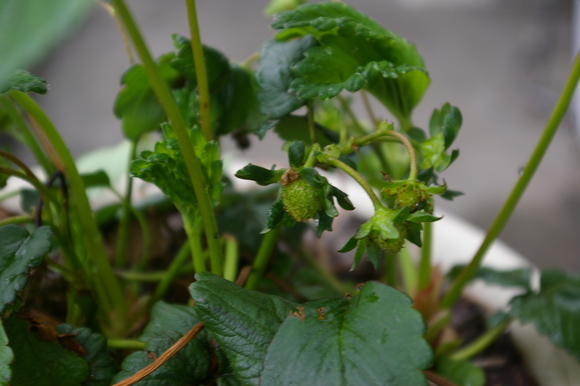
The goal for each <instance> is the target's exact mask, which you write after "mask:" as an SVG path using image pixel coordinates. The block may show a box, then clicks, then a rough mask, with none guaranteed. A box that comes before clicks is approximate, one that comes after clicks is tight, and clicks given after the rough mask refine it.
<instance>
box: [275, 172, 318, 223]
mask: <svg viewBox="0 0 580 386" xmlns="http://www.w3.org/2000/svg"><path fill="white" fill-rule="evenodd" d="M280 183H281V184H282V203H283V204H284V210H286V212H288V214H290V216H292V218H294V220H296V221H306V220H308V219H309V218H314V217H316V215H317V214H318V212H320V211H321V210H323V209H324V192H323V190H322V189H320V188H315V187H314V186H312V185H310V183H309V182H308V181H306V180H305V179H304V178H302V177H301V176H300V174H298V172H297V171H296V170H295V169H292V168H290V169H288V170H287V171H286V173H284V176H282V179H281V180H280Z"/></svg>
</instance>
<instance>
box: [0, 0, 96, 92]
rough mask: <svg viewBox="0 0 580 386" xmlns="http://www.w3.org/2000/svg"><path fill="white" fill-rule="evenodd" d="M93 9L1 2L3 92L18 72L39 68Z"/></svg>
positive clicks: (79, 4) (74, 3)
mask: <svg viewBox="0 0 580 386" xmlns="http://www.w3.org/2000/svg"><path fill="white" fill-rule="evenodd" d="M93 6H94V2H93V1H91V0H51V1H45V0H26V1H22V0H2V1H0V52H2V60H0V90H1V89H3V88H4V87H5V86H6V84H7V83H8V82H9V79H10V76H11V75H12V74H13V73H14V71H15V70H16V69H18V68H24V69H30V68H32V67H33V66H34V65H36V64H38V63H39V61H40V60H41V59H42V58H43V57H45V56H46V54H47V53H48V52H49V51H50V50H51V49H52V48H53V47H55V45H56V44H57V43H58V42H59V41H60V40H61V39H62V38H63V37H65V35H66V34H67V33H69V32H70V31H71V29H72V28H74V27H76V26H78V25H79V23H80V22H81V21H82V20H83V19H84V17H85V15H87V14H88V11H89V10H90V9H91V8H92V7H93Z"/></svg>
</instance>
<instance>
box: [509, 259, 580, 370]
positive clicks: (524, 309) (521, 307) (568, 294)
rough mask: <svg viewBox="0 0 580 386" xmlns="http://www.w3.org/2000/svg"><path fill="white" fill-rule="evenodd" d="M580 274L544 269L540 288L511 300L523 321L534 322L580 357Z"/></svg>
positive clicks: (558, 342)
mask: <svg viewBox="0 0 580 386" xmlns="http://www.w3.org/2000/svg"><path fill="white" fill-rule="evenodd" d="M578 299H580V275H577V274H573V273H568V272H562V271H557V270H547V271H544V272H542V276H541V279H540V291H539V292H537V293H536V292H528V293H526V294H524V295H519V296H516V297H515V298H513V299H512V300H511V301H510V305H511V307H512V308H511V310H510V314H511V315H512V316H513V317H516V318H518V319H519V320H520V322H521V323H524V324H525V323H533V324H534V326H535V327H536V329H537V330H538V332H539V333H540V334H543V335H546V336H547V337H548V338H549V339H550V340H551V341H552V343H554V344H555V345H556V346H558V347H562V348H564V349H565V350H566V351H568V352H569V353H570V354H572V355H573V356H574V357H576V358H577V359H580V330H579V329H578V326H580V302H578Z"/></svg>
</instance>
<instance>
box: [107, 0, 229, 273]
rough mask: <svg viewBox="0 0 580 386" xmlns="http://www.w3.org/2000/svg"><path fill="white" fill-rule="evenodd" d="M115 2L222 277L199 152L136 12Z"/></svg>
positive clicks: (214, 267)
mask: <svg viewBox="0 0 580 386" xmlns="http://www.w3.org/2000/svg"><path fill="white" fill-rule="evenodd" d="M113 3H114V5H115V7H116V8H117V12H118V14H119V18H120V19H121V20H122V22H123V25H124V26H125V29H126V30H127V33H128V34H129V36H130V37H131V40H132V41H133V45H134V46H135V49H136V51H137V53H138V54H139V57H140V58H141V61H142V62H143V67H144V68H145V72H146V74H147V78H148V80H149V82H150V84H151V87H152V88H153V91H154V92H155V95H156V96H157V99H158V100H159V102H160V103H161V105H162V106H163V109H164V110H165V113H166V114H167V116H168V117H169V119H170V121H171V125H172V127H173V130H174V132H175V136H176V137H177V141H178V142H179V148H180V150H181V153H182V154H183V160H184V162H185V166H186V167H187V171H188V173H189V178H190V180H191V184H192V186H193V190H194V193H195V197H196V199H197V203H198V205H199V211H200V212H201V217H202V218H203V225H204V228H205V234H206V238H207V244H208V249H209V254H210V259H211V267H212V273H214V274H216V275H219V276H221V275H222V272H223V261H222V251H221V246H220V240H219V233H218V227H217V222H216V219H215V215H214V213H213V207H212V204H211V200H210V197H209V193H208V191H207V186H206V183H205V180H204V178H203V172H202V169H201V164H200V162H199V159H198V158H197V156H196V154H195V151H194V149H193V145H192V144H191V139H190V137H189V129H188V127H187V125H186V124H185V121H184V120H183V117H182V116H181V113H180V112H179V108H178V107H177V104H176V102H175V99H173V96H172V94H171V91H170V90H169V87H168V86H167V83H166V82H165V81H164V80H163V78H162V77H161V74H160V72H159V68H158V67H157V65H156V64H155V62H154V61H153V58H152V57H151V54H150V52H149V50H148V48H147V46H146V45H145V41H144V40H143V37H142V36H141V33H140V32H139V29H138V28H137V25H136V24H135V21H134V20H133V17H132V15H131V14H130V12H129V10H128V9H127V7H126V5H125V2H124V1H123V0H113ZM198 82H199V79H198Z"/></svg>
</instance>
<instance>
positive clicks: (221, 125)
mask: <svg viewBox="0 0 580 386" xmlns="http://www.w3.org/2000/svg"><path fill="white" fill-rule="evenodd" d="M257 103H258V102H257V99H256V90H255V89H254V79H253V75H252V73H251V72H249V71H248V70H245V69H243V68H242V67H239V66H236V65H232V67H231V71H230V73H229V75H228V77H227V80H226V82H225V84H224V85H223V86H222V87H220V88H219V89H218V90H217V91H216V95H215V98H214V99H212V107H213V105H216V106H217V109H218V110H219V118H218V119H217V120H216V123H217V129H216V130H215V131H216V132H217V134H219V135H224V134H229V133H231V132H232V131H233V130H234V129H237V128H238V127H240V126H242V124H244V122H245V121H246V119H247V118H248V115H249V114H250V113H251V110H252V109H255V108H257Z"/></svg>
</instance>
